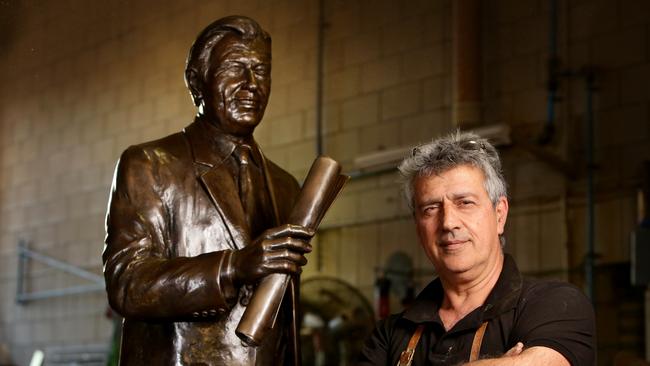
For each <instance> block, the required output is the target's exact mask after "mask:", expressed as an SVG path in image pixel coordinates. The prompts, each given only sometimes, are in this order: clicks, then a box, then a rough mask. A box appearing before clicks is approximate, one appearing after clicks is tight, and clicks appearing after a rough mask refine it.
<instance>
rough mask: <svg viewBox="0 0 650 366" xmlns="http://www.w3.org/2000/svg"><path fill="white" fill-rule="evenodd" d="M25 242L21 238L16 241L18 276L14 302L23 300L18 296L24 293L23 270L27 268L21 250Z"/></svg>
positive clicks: (25, 244) (25, 258)
mask: <svg viewBox="0 0 650 366" xmlns="http://www.w3.org/2000/svg"><path fill="white" fill-rule="evenodd" d="M26 246H27V243H25V241H23V240H21V241H19V242H18V277H17V283H16V302H18V303H21V302H23V301H22V300H21V299H20V297H21V295H22V294H24V293H25V271H26V269H27V257H26V256H25V254H24V252H23V250H24V249H26Z"/></svg>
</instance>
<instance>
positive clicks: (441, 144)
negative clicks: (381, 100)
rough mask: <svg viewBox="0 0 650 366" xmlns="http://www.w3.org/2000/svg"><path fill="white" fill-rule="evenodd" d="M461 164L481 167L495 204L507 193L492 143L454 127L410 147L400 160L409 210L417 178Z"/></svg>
mask: <svg viewBox="0 0 650 366" xmlns="http://www.w3.org/2000/svg"><path fill="white" fill-rule="evenodd" d="M461 165H470V166H473V167H475V168H478V169H480V170H481V172H482V173H483V176H484V177H485V183H484V184H485V190H486V191H487V194H488V196H489V197H490V200H491V201H492V204H493V205H495V206H496V204H497V202H498V201H499V198H501V197H507V194H508V192H507V187H506V181H505V179H504V177H503V173H502V171H501V160H500V159H499V154H498V153H497V150H496V149H495V148H494V146H492V144H490V143H489V142H488V140H486V139H484V138H481V137H479V136H478V135H477V134H475V133H471V132H460V131H456V132H453V133H451V134H449V135H447V136H445V137H441V138H439V139H436V140H433V141H432V142H430V143H428V144H423V145H420V146H417V147H415V148H413V150H412V151H411V154H410V156H408V157H406V158H405V159H404V160H403V161H402V162H401V163H400V165H399V168H398V169H399V171H400V174H401V176H402V189H403V192H404V196H405V198H406V201H407V203H408V205H409V207H410V208H411V210H413V209H414V201H413V190H414V183H415V179H416V178H418V177H426V176H431V175H433V174H441V173H444V172H445V171H448V170H450V169H452V168H455V167H458V166H461Z"/></svg>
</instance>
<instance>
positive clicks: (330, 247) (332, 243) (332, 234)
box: [318, 229, 341, 276]
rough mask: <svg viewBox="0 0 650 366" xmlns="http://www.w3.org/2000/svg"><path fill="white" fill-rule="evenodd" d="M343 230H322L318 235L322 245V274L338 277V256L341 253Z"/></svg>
mask: <svg viewBox="0 0 650 366" xmlns="http://www.w3.org/2000/svg"><path fill="white" fill-rule="evenodd" d="M340 235H341V229H332V230H321V231H320V232H319V234H318V237H319V245H320V258H321V263H320V268H321V271H320V273H321V274H323V275H326V276H338V273H339V261H338V255H339V252H340V251H341V241H340Z"/></svg>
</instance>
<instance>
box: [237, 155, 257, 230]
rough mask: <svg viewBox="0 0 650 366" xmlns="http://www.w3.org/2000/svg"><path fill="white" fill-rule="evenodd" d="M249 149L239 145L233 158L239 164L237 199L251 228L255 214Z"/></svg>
mask: <svg viewBox="0 0 650 366" xmlns="http://www.w3.org/2000/svg"><path fill="white" fill-rule="evenodd" d="M251 152H252V151H251V147H250V146H248V145H239V146H237V148H235V156H236V157H237V160H238V162H239V199H240V200H241V203H242V207H243V208H244V213H245V214H246V220H247V221H248V225H249V227H251V228H252V224H253V222H252V221H253V220H252V219H253V218H252V216H253V214H254V212H255V192H254V187H253V178H252V172H251V169H254V167H252V166H251Z"/></svg>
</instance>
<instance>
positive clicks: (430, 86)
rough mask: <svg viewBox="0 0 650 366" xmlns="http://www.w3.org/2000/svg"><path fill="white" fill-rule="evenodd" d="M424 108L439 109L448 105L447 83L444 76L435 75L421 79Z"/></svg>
mask: <svg viewBox="0 0 650 366" xmlns="http://www.w3.org/2000/svg"><path fill="white" fill-rule="evenodd" d="M421 85H422V108H423V109H424V110H431V109H437V108H440V107H442V106H443V105H446V104H447V103H446V101H445V98H444V95H445V89H446V87H447V84H446V83H445V79H444V78H443V77H439V76H434V77H430V78H427V79H424V80H422V81H421Z"/></svg>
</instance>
